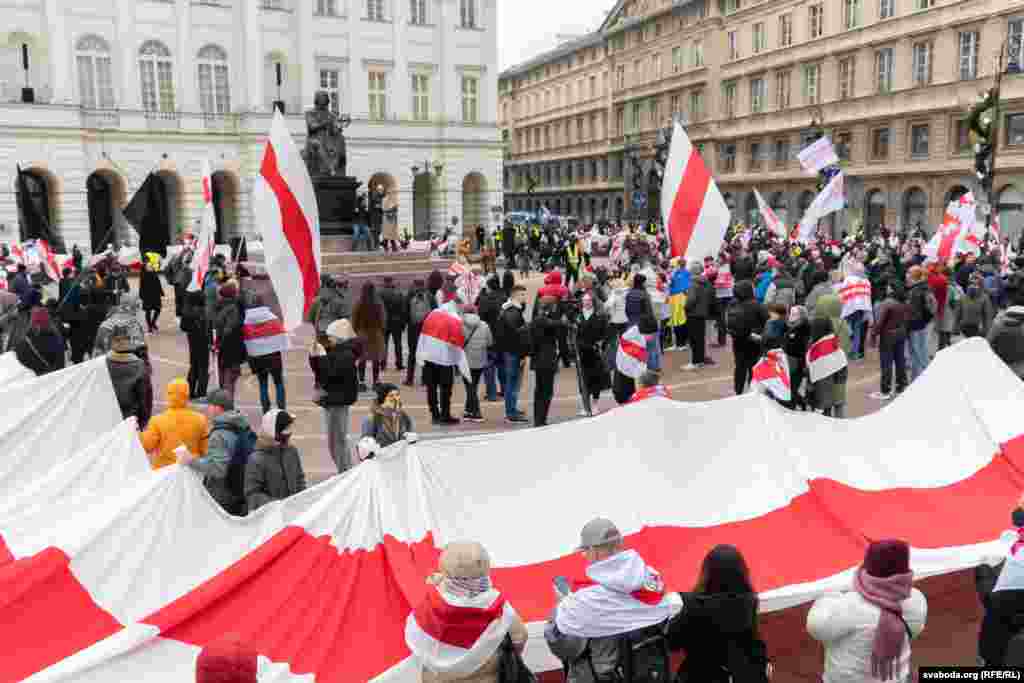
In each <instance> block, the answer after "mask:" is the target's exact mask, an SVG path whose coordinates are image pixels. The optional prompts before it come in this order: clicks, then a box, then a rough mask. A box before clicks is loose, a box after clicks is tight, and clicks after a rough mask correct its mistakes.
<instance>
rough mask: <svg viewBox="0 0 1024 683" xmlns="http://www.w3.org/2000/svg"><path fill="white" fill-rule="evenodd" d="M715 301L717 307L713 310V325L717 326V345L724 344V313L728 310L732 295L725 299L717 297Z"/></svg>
mask: <svg viewBox="0 0 1024 683" xmlns="http://www.w3.org/2000/svg"><path fill="white" fill-rule="evenodd" d="M715 303H716V304H717V305H718V308H717V309H716V310H715V327H717V328H718V345H719V346H725V334H726V332H727V330H726V329H725V313H726V311H728V310H729V304H731V303H732V297H728V298H725V299H717V300H716V301H715Z"/></svg>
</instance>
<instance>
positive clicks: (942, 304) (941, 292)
mask: <svg viewBox="0 0 1024 683" xmlns="http://www.w3.org/2000/svg"><path fill="white" fill-rule="evenodd" d="M928 288H929V289H930V290H932V294H934V295H935V303H936V304H937V307H936V313H935V319H936V320H942V314H943V313H944V312H945V310H946V297H947V296H948V295H949V280H947V279H946V276H945V275H940V274H939V273H932V274H931V275H929V276H928Z"/></svg>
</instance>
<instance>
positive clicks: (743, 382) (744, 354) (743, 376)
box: [733, 345, 760, 396]
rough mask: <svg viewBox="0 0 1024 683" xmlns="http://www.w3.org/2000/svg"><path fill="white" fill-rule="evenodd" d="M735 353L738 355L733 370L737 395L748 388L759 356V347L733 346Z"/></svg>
mask: <svg viewBox="0 0 1024 683" xmlns="http://www.w3.org/2000/svg"><path fill="white" fill-rule="evenodd" d="M733 353H734V354H735V355H736V369H735V371H734V372H733V388H734V389H735V390H736V395H737V396H738V395H739V394H742V393H743V392H744V391H746V390H747V385H748V384H749V383H750V375H751V373H752V372H753V370H754V366H755V365H756V364H757V359H758V357H759V355H760V354H759V353H758V349H757V347H754V348H749V349H748V348H742V347H741V348H736V346H735V345H734V346H733Z"/></svg>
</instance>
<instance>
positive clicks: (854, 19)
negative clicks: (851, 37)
mask: <svg viewBox="0 0 1024 683" xmlns="http://www.w3.org/2000/svg"><path fill="white" fill-rule="evenodd" d="M860 12H861V0H843V26H844V27H845V28H846V30H847V31H849V30H850V29H854V28H857V27H858V26H860V23H861V14H860Z"/></svg>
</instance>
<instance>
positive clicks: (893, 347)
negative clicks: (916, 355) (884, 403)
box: [878, 337, 907, 394]
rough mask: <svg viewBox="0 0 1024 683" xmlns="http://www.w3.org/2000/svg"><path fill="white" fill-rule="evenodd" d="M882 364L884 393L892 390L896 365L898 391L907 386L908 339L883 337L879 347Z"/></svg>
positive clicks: (879, 357)
mask: <svg viewBox="0 0 1024 683" xmlns="http://www.w3.org/2000/svg"><path fill="white" fill-rule="evenodd" d="M878 359H879V362H880V364H881V366H882V393H883V394H888V393H891V392H892V370H893V365H895V366H896V391H903V390H904V389H906V388H907V339H906V337H899V338H897V339H883V340H882V342H881V344H880V345H879V348H878Z"/></svg>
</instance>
